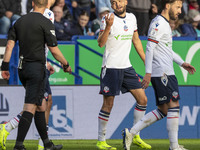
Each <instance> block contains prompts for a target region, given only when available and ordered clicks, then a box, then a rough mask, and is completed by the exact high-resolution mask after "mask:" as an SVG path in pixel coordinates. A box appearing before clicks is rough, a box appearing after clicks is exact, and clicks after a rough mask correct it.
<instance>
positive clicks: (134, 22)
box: [131, 13, 138, 31]
mask: <svg viewBox="0 0 200 150" xmlns="http://www.w3.org/2000/svg"><path fill="white" fill-rule="evenodd" d="M131 15H132V17H133V30H134V31H137V29H138V27H137V19H136V17H135V15H134V14H132V13H131Z"/></svg>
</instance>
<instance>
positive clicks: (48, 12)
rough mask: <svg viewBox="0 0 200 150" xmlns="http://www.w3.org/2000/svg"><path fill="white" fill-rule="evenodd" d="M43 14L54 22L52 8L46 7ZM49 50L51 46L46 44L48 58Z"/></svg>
mask: <svg viewBox="0 0 200 150" xmlns="http://www.w3.org/2000/svg"><path fill="white" fill-rule="evenodd" d="M43 16H45V17H46V18H47V19H49V20H51V22H52V23H53V24H54V13H53V12H52V11H51V10H50V9H48V8H46V9H45V11H44V14H43ZM48 52H49V48H48V47H47V45H45V56H46V58H47V55H48Z"/></svg>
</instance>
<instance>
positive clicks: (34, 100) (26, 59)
mask: <svg viewBox="0 0 200 150" xmlns="http://www.w3.org/2000/svg"><path fill="white" fill-rule="evenodd" d="M47 3H48V0H33V10H34V11H33V12H31V13H28V14H27V15H24V16H22V17H21V18H20V19H18V20H17V21H16V22H15V24H14V25H13V27H12V28H11V30H10V31H9V33H8V42H7V45H6V51H5V54H4V58H3V62H2V66H1V70H2V77H3V78H4V79H7V80H8V79H9V77H10V74H9V61H10V57H11V54H12V50H13V47H14V45H15V43H16V41H19V47H20V51H19V57H20V59H19V60H20V61H19V66H18V73H19V78H20V80H21V82H22V84H23V86H24V88H25V90H26V94H25V103H24V107H23V114H22V117H21V119H20V122H19V128H18V133H17V139H16V143H15V147H14V150H26V148H25V147H24V145H23V142H24V139H25V137H26V134H27V132H28V130H29V127H30V125H31V122H32V119H33V117H34V120H35V126H36V128H37V130H38V133H39V135H40V137H41V139H42V141H43V143H44V148H45V150H54V149H55V147H54V144H53V143H52V142H50V141H49V138H48V135H47V132H46V122H45V113H44V112H45V105H44V104H45V103H44V102H43V101H42V100H43V97H44V88H45V71H46V67H45V62H46V57H45V44H47V46H48V48H49V50H50V51H51V53H52V55H53V56H54V57H55V59H57V60H58V61H59V62H60V63H61V64H62V66H63V70H64V72H68V73H71V71H72V70H71V67H70V66H69V63H68V62H67V60H66V59H65V58H64V56H63V55H62V53H61V52H60V50H59V49H58V47H57V40H56V36H55V29H54V25H53V24H52V23H51V21H50V20H49V19H47V18H45V17H44V16H43V13H44V10H45V8H46V6H47Z"/></svg>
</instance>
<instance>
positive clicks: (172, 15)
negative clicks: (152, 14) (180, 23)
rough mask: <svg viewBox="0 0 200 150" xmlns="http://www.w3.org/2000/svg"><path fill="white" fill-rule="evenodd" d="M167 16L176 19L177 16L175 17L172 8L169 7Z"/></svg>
mask: <svg viewBox="0 0 200 150" xmlns="http://www.w3.org/2000/svg"><path fill="white" fill-rule="evenodd" d="M169 18H170V19H171V20H176V19H177V18H178V17H176V14H174V12H173V10H172V9H171V8H170V10H169Z"/></svg>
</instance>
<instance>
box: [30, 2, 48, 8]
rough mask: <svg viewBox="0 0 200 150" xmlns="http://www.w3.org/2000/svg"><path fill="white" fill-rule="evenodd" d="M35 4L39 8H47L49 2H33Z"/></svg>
mask: <svg viewBox="0 0 200 150" xmlns="http://www.w3.org/2000/svg"><path fill="white" fill-rule="evenodd" d="M33 2H34V4H35V5H36V6H37V7H39V8H41V7H46V6H47V4H48V0H33Z"/></svg>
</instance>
